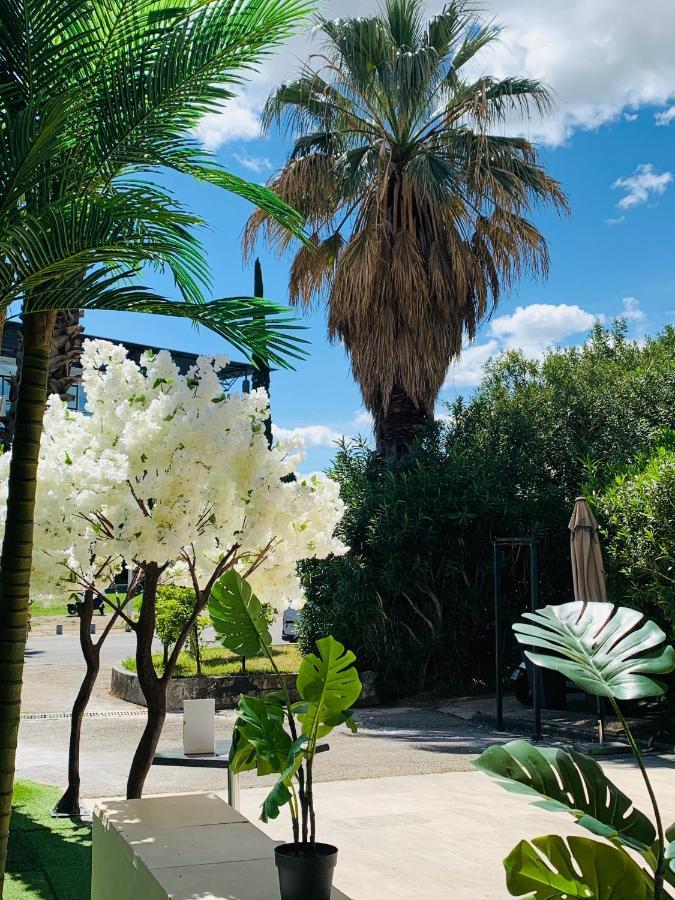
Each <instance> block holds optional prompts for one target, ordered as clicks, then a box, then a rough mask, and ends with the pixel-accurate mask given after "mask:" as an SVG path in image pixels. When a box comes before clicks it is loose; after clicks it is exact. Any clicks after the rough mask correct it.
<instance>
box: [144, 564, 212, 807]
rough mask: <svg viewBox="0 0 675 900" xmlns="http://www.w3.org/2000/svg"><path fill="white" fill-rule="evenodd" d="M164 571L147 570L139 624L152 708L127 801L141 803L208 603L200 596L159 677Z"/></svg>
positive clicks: (147, 699) (146, 689)
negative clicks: (155, 652) (177, 678)
mask: <svg viewBox="0 0 675 900" xmlns="http://www.w3.org/2000/svg"><path fill="white" fill-rule="evenodd" d="M162 571H163V568H162V569H160V568H159V567H158V566H157V565H156V564H154V563H151V564H148V565H147V566H146V568H145V580H144V583H143V602H142V603H141V612H140V615H139V617H138V622H137V623H136V674H137V675H138V681H139V683H140V686H141V689H142V691H143V695H144V697H145V702H146V703H147V705H148V719H147V722H146V725H145V729H144V730H143V734H142V735H141V739H140V741H139V743H138V747H137V748H136V752H135V754H134V758H133V760H132V763H131V769H130V770H129V778H128V779H127V799H129V800H137V799H138V798H140V797H141V795H142V793H143V786H144V784H145V779H146V778H147V775H148V772H149V771H150V766H151V765H152V760H153V758H154V755H155V750H156V749H157V744H158V743H159V739H160V737H161V734H162V728H163V727H164V720H165V719H166V692H167V688H168V686H169V681H170V680H171V677H172V675H173V673H174V671H175V669H176V661H177V659H178V654H179V653H180V651H181V650H182V649H183V647H184V646H185V642H186V640H188V638H189V636H190V633H191V631H192V628H193V627H194V625H195V623H196V621H197V617H198V615H199V613H200V612H201V611H202V610H203V608H204V606H205V605H206V602H207V600H208V594H207V593H206V592H202V593H198V594H197V596H198V598H199V599H198V602H197V605H196V607H195V610H194V619H193V621H192V623H191V625H190V627H189V628H187V629H186V630H185V631H183V632H182V633H181V635H180V636H179V637H178V639H177V640H176V643H175V644H174V645H173V647H172V649H171V653H170V654H169V658H168V660H167V663H166V665H165V667H164V672H163V674H162V676H161V678H158V677H157V673H156V672H155V667H154V665H153V662H152V640H153V637H154V634H155V622H156V601H157V585H158V583H159V576H160V575H161V573H162Z"/></svg>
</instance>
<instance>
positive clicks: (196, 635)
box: [155, 584, 209, 675]
mask: <svg viewBox="0 0 675 900" xmlns="http://www.w3.org/2000/svg"><path fill="white" fill-rule="evenodd" d="M195 604H196V598H195V592H194V591H193V590H191V589H190V588H183V587H177V586H176V585H175V584H162V585H160V586H159V587H158V588H157V603H156V610H157V612H156V623H155V632H156V633H157V637H158V638H159V639H160V641H161V642H162V644H164V650H165V653H166V652H167V650H168V648H169V647H171V646H172V645H173V644H175V643H176V641H177V640H178V638H179V636H180V634H181V631H182V630H183V628H184V627H185V625H186V624H187V623H188V621H189V620H190V617H191V616H192V613H193V612H194V609H195ZM208 624H209V618H208V616H199V618H198V619H197V622H196V623H195V626H194V628H193V629H192V631H191V632H190V635H189V637H188V640H187V644H186V645H185V652H186V653H187V654H188V656H189V657H191V658H192V659H193V660H194V661H195V664H196V669H197V674H198V675H201V635H202V632H203V631H204V629H205V628H206V627H207V626H208Z"/></svg>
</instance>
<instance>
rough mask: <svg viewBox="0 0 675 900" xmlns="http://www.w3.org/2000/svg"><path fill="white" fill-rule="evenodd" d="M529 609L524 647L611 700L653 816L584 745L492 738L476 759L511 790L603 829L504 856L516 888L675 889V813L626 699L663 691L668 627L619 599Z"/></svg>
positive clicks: (564, 891)
mask: <svg viewBox="0 0 675 900" xmlns="http://www.w3.org/2000/svg"><path fill="white" fill-rule="evenodd" d="M525 617H526V618H527V619H528V620H529V621H528V622H517V623H516V624H515V625H514V626H513V629H514V631H515V633H516V637H517V639H518V641H519V642H520V643H521V644H524V645H525V646H528V647H535V648H538V650H537V651H536V652H532V651H531V650H528V651H526V655H527V656H528V657H529V659H530V660H531V661H532V662H533V663H534V665H536V666H542V667H544V668H547V669H552V670H553V671H555V672H560V673H562V674H563V675H564V676H565V677H566V678H569V679H570V680H571V681H573V682H574V683H575V684H576V685H578V686H579V687H580V688H582V689H583V690H584V691H587V692H588V693H589V694H594V695H596V696H598V697H605V698H606V699H607V700H608V702H609V703H610V705H611V707H612V709H613V710H614V713H615V715H616V717H617V718H618V720H619V721H620V722H621V725H622V726H623V729H624V732H625V734H626V738H627V739H628V743H629V744H630V748H631V750H632V752H633V755H634V758H635V762H636V763H637V765H638V767H639V769H640V773H641V775H642V778H643V779H644V782H645V786H646V788H647V793H648V795H649V799H650V802H651V807H652V818H651V819H650V818H649V817H648V816H647V815H645V814H644V813H643V812H641V811H640V810H638V809H636V808H635V807H634V806H633V804H632V802H631V800H630V799H629V798H628V797H627V796H626V795H625V794H624V793H623V792H622V791H621V790H619V788H618V787H617V786H616V785H615V784H613V782H612V781H610V779H609V778H607V776H606V775H605V773H604V772H603V770H602V769H601V768H600V766H599V765H598V764H597V762H595V760H593V759H592V758H590V757H588V756H585V755H584V754H582V753H576V752H574V751H572V752H567V751H565V750H559V749H557V748H554V747H536V746H533V745H532V744H530V743H528V742H527V741H511V742H510V743H508V744H506V745H504V746H495V747H490V748H489V749H487V750H486V751H485V752H484V753H483V754H481V756H480V757H479V759H478V760H477V762H476V766H477V767H478V768H479V769H480V770H481V771H483V772H486V773H487V774H488V775H491V776H493V777H494V778H496V779H497V780H498V781H499V782H500V784H502V785H503V786H504V787H505V788H507V790H511V791H516V792H518V793H523V794H526V795H530V796H531V797H533V798H536V805H537V806H540V807H543V808H544V809H550V810H552V811H555V812H558V811H565V812H569V813H571V814H572V815H573V816H574V818H575V819H576V820H577V824H578V825H580V826H581V828H583V829H585V830H586V831H588V832H590V833H591V834H593V835H596V836H599V837H602V838H605V842H600V841H595V840H591V839H589V838H586V837H577V836H574V837H569V838H563V837H559V836H558V835H550V834H549V835H544V836H542V837H536V838H533V839H532V840H531V841H527V840H522V841H520V842H519V843H518V844H517V846H516V847H514V849H513V850H512V851H511V853H510V854H509V855H508V856H507V858H506V859H505V860H504V867H505V869H506V883H507V887H508V890H509V893H510V894H511V895H512V896H514V897H521V896H523V895H526V896H527V897H532V898H533V900H555V898H566V897H569V898H571V897H588V898H598V900H602V898H605V897H606V898H609V897H612V900H664V898H667V897H672V896H673V894H672V893H671V891H670V890H668V889H667V886H668V887H675V823H673V824H672V825H671V826H670V827H669V828H666V826H665V823H664V822H663V819H662V816H661V812H660V810H659V806H658V803H657V799H656V796H655V793H654V790H653V788H652V785H651V782H650V779H649V774H648V772H647V769H646V767H645V765H644V762H643V759H642V755H641V753H640V749H639V747H638V743H637V741H636V740H635V737H634V735H633V734H632V732H631V730H630V728H629V726H628V723H627V722H626V719H625V717H624V715H623V713H622V711H621V708H620V706H619V703H620V701H622V700H637V699H641V698H644V697H657V696H659V695H660V694H663V693H664V685H663V683H662V682H661V681H660V680H658V679H657V678H655V677H654V676H659V675H667V674H668V673H670V672H672V671H673V670H674V669H675V650H674V649H673V647H671V646H669V645H666V646H663V644H664V641H665V640H666V635H665V634H664V633H663V631H662V630H661V629H660V628H659V627H658V626H657V625H656V624H655V623H654V622H649V621H644V619H643V616H642V613H640V612H637V611H636V610H634V609H627V608H626V607H618V606H614V605H613V604H611V603H599V602H598V603H582V602H579V601H576V602H573V603H563V604H561V605H560V606H547V607H545V608H544V609H540V610H537V612H534V613H525ZM542 651H543V652H542ZM628 851H631V852H630V853H629V852H628ZM631 854H632V855H631ZM636 855H638V856H639V857H641V858H642V862H643V865H639V864H638V862H637V861H636V859H635V856H636Z"/></svg>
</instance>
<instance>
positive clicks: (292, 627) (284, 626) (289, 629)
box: [281, 606, 300, 643]
mask: <svg viewBox="0 0 675 900" xmlns="http://www.w3.org/2000/svg"><path fill="white" fill-rule="evenodd" d="M299 618H300V611H299V610H297V609H291V607H290V606H289V607H288V609H285V610H284V617H283V619H282V622H281V640H282V641H290V642H292V643H294V642H295V641H297V639H298V635H297V631H296V626H297V622H298V619H299Z"/></svg>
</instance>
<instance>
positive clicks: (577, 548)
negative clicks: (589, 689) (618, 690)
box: [569, 497, 607, 744]
mask: <svg viewBox="0 0 675 900" xmlns="http://www.w3.org/2000/svg"><path fill="white" fill-rule="evenodd" d="M569 529H570V556H571V558H572V581H573V582H574V599H575V600H581V601H582V602H584V603H592V602H594V601H595V602H597V601H606V600H607V584H606V582H605V568H604V566H603V564H602V552H601V550H600V540H599V538H598V523H597V521H596V518H595V516H594V515H593V511H592V510H591V508H590V506H589V505H588V501H587V500H586V498H585V497H577V499H576V500H575V501H574V509H573V510H572V518H571V519H570V523H569ZM604 725H605V723H604V720H603V714H602V702H601V699H600V698H599V697H598V741H599V742H600V743H601V744H603V743H604V740H605V734H604Z"/></svg>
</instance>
